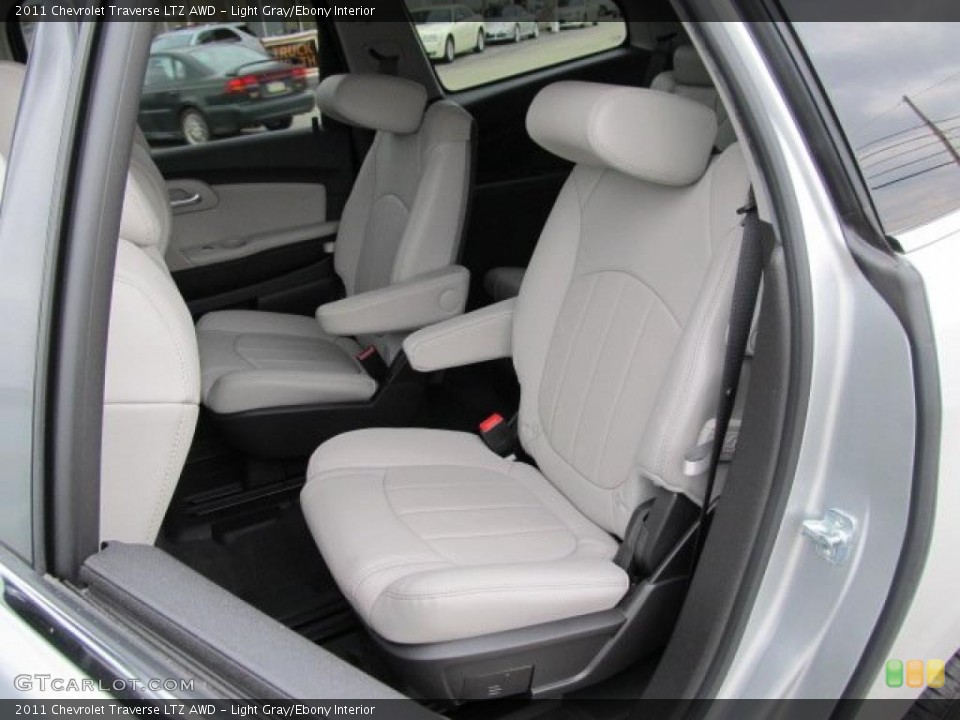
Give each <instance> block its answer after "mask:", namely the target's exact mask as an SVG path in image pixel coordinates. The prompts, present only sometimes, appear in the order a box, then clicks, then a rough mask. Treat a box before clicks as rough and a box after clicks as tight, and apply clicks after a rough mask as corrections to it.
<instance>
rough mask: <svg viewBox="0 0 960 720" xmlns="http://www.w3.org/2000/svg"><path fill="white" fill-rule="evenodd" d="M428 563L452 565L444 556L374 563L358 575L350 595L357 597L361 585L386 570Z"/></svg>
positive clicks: (351, 586)
mask: <svg viewBox="0 0 960 720" xmlns="http://www.w3.org/2000/svg"><path fill="white" fill-rule="evenodd" d="M427 565H430V566H432V565H439V566H441V567H444V568H446V567H451V566H452V563H451V562H450V561H449V560H444V559H442V558H438V559H436V560H408V561H402V562H397V561H396V560H392V561H390V562H382V563H379V564H377V565H374V566H373V567H368V568H365V569H364V570H363V572H362V573H360V576H359V577H357V578H356V579H355V580H354V581H353V582H352V583H351V584H350V595H351V596H352V597H354V598H357V597H358V596H359V594H360V587H361V586H362V585H364V584H365V583H366V582H368V581H370V580H372V579H373V578H374V576H376V575H379V574H380V573H382V572H383V571H385V570H393V569H395V568H397V569H399V568H410V567H417V566H427ZM404 577H410V576H409V575H406V576H404Z"/></svg>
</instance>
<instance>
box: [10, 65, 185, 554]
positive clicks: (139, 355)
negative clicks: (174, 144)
mask: <svg viewBox="0 0 960 720" xmlns="http://www.w3.org/2000/svg"><path fill="white" fill-rule="evenodd" d="M24 73H25V69H24V67H23V66H22V65H18V64H14V63H7V62H0V98H2V100H3V102H0V178H3V175H4V169H5V165H6V162H5V156H6V155H7V154H8V153H9V148H10V142H11V139H12V136H13V125H14V121H15V119H16V111H17V107H18V105H19V102H20V90H21V87H22V85H23V78H24ZM167 202H168V201H167V192H166V185H165V184H164V181H163V178H162V177H161V176H160V173H159V171H158V170H157V168H156V166H155V165H154V164H153V160H152V159H151V158H150V152H149V150H148V149H147V144H146V142H145V141H144V139H143V137H142V136H138V137H137V139H136V142H134V144H133V150H132V155H131V158H130V171H129V173H128V175H127V186H126V190H125V194H124V200H123V213H122V216H121V220H120V233H119V235H120V237H119V241H118V245H117V260H116V267H115V270H114V280H113V294H112V300H111V306H110V327H109V334H108V338H107V367H106V380H105V387H104V404H103V436H102V441H101V442H102V445H101V463H100V538H101V540H120V541H124V542H132V543H152V542H153V541H154V540H155V539H156V536H157V532H158V531H159V529H160V524H161V522H162V521H163V517H164V514H165V513H166V510H167V506H168V505H169V503H170V498H171V496H172V495H173V490H174V488H175V487H176V483H177V479H178V478H179V477H180V471H181V470H182V468H183V463H184V460H185V458H186V455H187V450H188V449H189V447H190V441H191V439H192V438H193V431H194V429H195V427H196V422H197V413H198V408H199V402H200V361H199V358H198V355H197V341H196V335H195V334H194V329H193V321H192V319H191V317H190V313H189V311H188V310H187V306H186V303H185V302H184V301H183V298H182V297H181V296H180V293H179V292H178V291H177V287H176V285H174V283H173V280H172V278H171V277H170V273H169V271H168V270H167V266H166V264H165V263H164V261H163V253H164V251H165V250H166V244H167V242H168V240H169V236H170V210H169V207H168V205H167Z"/></svg>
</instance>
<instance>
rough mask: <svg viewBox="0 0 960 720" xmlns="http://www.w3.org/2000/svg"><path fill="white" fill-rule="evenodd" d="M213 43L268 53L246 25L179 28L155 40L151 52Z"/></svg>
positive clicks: (158, 36) (162, 34)
mask: <svg viewBox="0 0 960 720" xmlns="http://www.w3.org/2000/svg"><path fill="white" fill-rule="evenodd" d="M213 43H236V44H238V45H243V46H244V47H248V48H250V49H251V50H259V51H260V52H266V50H265V49H264V47H263V43H261V42H260V38H258V37H257V36H256V35H254V34H253V33H252V32H250V30H249V29H248V28H247V27H246V26H245V25H222V24H218V25H200V26H194V27H186V28H179V29H177V30H171V31H170V32H165V33H161V34H160V35H157V36H156V37H155V38H154V39H153V43H152V44H151V45H150V49H151V51H154V52H155V51H158V50H172V49H173V48H178V47H190V46H193V45H211V44H213Z"/></svg>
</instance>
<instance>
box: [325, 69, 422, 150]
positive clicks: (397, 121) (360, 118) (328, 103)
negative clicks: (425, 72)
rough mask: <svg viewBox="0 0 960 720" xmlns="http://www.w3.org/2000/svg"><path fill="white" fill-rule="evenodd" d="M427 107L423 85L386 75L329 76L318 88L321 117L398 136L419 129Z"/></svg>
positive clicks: (353, 74)
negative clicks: (324, 116) (325, 116)
mask: <svg viewBox="0 0 960 720" xmlns="http://www.w3.org/2000/svg"><path fill="white" fill-rule="evenodd" d="M426 105H427V91H426V89H425V88H424V87H423V86H422V85H420V84H418V83H415V82H413V81H411V80H405V79H403V78H397V77H391V76H389V75H375V74H359V73H352V74H349V75H331V76H330V77H328V78H326V79H325V80H324V81H323V82H321V83H320V85H319V86H318V87H317V107H318V108H319V109H320V114H321V115H328V116H330V117H332V118H333V119H334V120H339V121H340V122H343V123H347V124H348V125H357V126H359V127H362V128H368V129H370V130H383V131H384V132H388V133H396V134H398V135H409V134H410V133H415V132H416V131H417V130H419V129H420V122H421V121H422V120H423V111H424V108H425V107H426Z"/></svg>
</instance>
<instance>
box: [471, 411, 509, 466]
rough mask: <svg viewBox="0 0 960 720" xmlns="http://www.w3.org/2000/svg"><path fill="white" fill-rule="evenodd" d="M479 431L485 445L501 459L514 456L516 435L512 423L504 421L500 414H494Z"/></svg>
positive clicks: (483, 423) (481, 424)
mask: <svg viewBox="0 0 960 720" xmlns="http://www.w3.org/2000/svg"><path fill="white" fill-rule="evenodd" d="M477 429H478V430H479V431H480V439H481V440H483V444H484V445H486V446H487V447H488V448H490V450H492V451H493V452H495V453H496V454H497V455H499V456H500V457H509V456H510V455H513V446H514V435H513V430H512V429H511V428H510V423H508V422H507V421H506V420H504V419H503V415H501V414H500V413H493V415H490V416H489V417H488V418H487V419H485V420H484V421H483V422H481V423H480V424H479V425H478V426H477Z"/></svg>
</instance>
